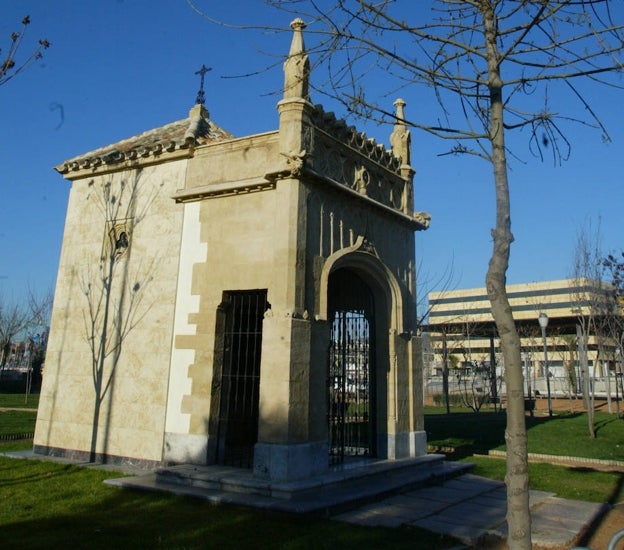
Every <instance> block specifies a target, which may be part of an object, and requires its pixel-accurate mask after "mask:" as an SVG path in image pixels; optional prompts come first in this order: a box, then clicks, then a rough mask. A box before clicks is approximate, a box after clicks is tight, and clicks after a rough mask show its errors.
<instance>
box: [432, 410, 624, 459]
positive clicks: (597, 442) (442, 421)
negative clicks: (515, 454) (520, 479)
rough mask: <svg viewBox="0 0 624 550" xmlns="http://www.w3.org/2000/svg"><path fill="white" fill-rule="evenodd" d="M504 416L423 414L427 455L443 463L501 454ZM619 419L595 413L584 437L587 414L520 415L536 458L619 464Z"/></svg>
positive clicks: (623, 454)
mask: <svg viewBox="0 0 624 550" xmlns="http://www.w3.org/2000/svg"><path fill="white" fill-rule="evenodd" d="M506 422H507V418H506V414H505V412H504V411H503V412H497V413H489V412H485V413H484V412H481V413H477V414H475V413H472V412H470V413H467V412H456V413H451V414H426V415H425V430H426V432H427V442H428V445H429V451H430V452H441V453H444V454H446V456H447V457H448V458H449V459H453V460H454V459H458V458H462V457H465V456H470V455H471V454H488V452H489V451H491V450H494V449H495V450H500V451H504V450H505V429H506ZM621 422H622V420H621V419H618V418H617V417H615V416H613V415H610V414H609V413H604V412H597V413H596V416H595V422H594V426H595V428H596V434H597V436H596V437H595V438H594V439H591V438H590V437H589V428H588V424H587V414H586V413H584V412H571V413H563V412H561V411H559V412H557V413H556V414H555V415H554V416H552V417H549V416H534V417H530V416H527V417H526V427H527V435H528V445H529V452H531V453H537V454H548V455H559V456H571V457H584V458H596V459H603V460H619V461H622V460H624V446H622V445H619V446H618V443H619V442H621V427H622V426H623V425H624V424H621Z"/></svg>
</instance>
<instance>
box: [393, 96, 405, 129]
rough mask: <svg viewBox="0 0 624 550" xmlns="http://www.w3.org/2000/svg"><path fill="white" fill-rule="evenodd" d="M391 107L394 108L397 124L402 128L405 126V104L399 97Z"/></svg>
mask: <svg viewBox="0 0 624 550" xmlns="http://www.w3.org/2000/svg"><path fill="white" fill-rule="evenodd" d="M393 105H394V106H395V107H396V118H397V124H403V126H405V111H404V110H403V108H404V107H405V106H406V105H407V103H405V100H404V99H401V98H400V97H399V98H398V99H397V100H396V101H395V102H394V103H393Z"/></svg>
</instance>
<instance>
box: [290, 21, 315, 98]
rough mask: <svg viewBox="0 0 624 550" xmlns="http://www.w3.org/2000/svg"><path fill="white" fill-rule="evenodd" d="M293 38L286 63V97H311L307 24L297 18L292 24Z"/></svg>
mask: <svg viewBox="0 0 624 550" xmlns="http://www.w3.org/2000/svg"><path fill="white" fill-rule="evenodd" d="M290 28H291V29H292V30H293V38H292V42H291V43H290V51H289V52H288V59H287V60H286V63H284V98H292V97H298V98H303V99H309V91H308V90H309V76H310V62H309V61H308V56H307V55H306V53H305V46H304V44H303V33H302V32H301V31H302V30H303V29H305V28H306V24H305V23H304V22H303V20H302V19H300V18H297V19H295V20H294V21H293V22H292V23H291V24H290Z"/></svg>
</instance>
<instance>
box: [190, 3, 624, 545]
mask: <svg viewBox="0 0 624 550" xmlns="http://www.w3.org/2000/svg"><path fill="white" fill-rule="evenodd" d="M188 1H189V3H190V4H191V5H192V6H193V3H192V2H191V0H188ZM266 1H267V3H268V4H271V5H274V6H275V7H278V8H282V9H285V10H287V11H290V12H291V13H295V14H296V15H298V16H300V17H303V18H305V19H306V21H307V23H309V27H310V31H309V33H308V36H309V37H310V40H309V42H311V43H312V47H311V48H308V51H309V53H312V52H314V51H316V52H318V63H319V64H322V63H324V64H325V65H326V66H327V69H328V81H327V82H323V83H322V85H321V86H317V87H316V89H317V91H318V92H320V93H325V94H328V95H332V96H334V97H336V98H338V99H339V100H340V101H342V102H343V104H344V105H345V107H346V108H347V109H348V110H349V111H350V112H351V113H354V114H356V115H361V116H363V117H366V118H369V119H375V120H378V121H381V122H394V114H393V113H391V112H389V110H387V109H385V108H384V107H383V106H380V105H379V104H378V103H377V101H376V99H379V98H384V101H385V96H384V94H383V93H379V92H377V91H376V94H377V98H371V97H369V96H367V94H366V92H365V89H366V84H367V82H370V79H371V78H374V79H375V81H376V84H377V86H379V85H381V84H382V82H381V80H382V79H380V78H379V76H380V74H381V75H383V80H384V81H385V82H387V84H388V89H387V92H388V94H390V93H392V94H396V93H397V92H398V91H399V90H402V89H411V88H413V87H414V86H419V85H420V86H421V87H422V89H423V93H426V92H431V93H432V94H433V95H434V97H435V99H436V100H437V102H438V110H437V113H435V114H434V116H433V118H432V119H431V120H430V121H425V120H422V119H421V120H418V119H417V118H411V119H410V120H405V123H407V124H408V125H411V126H412V127H413V128H417V129H421V130H424V131H426V132H429V133H431V134H433V135H435V136H438V137H441V138H444V139H449V140H451V141H452V143H453V144H452V145H451V147H450V148H449V151H448V153H449V154H472V155H476V156H478V157H480V158H482V159H484V160H486V161H487V162H488V163H490V165H491V169H492V180H493V183H494V195H495V197H496V221H495V227H494V229H493V230H492V239H493V251H492V256H491V259H490V262H489V267H488V272H487V277H486V286H487V292H488V296H489V298H490V303H491V307H492V313H493V316H494V320H495V322H496V326H497V329H498V334H499V336H500V339H501V347H502V350H503V355H504V361H505V367H506V368H505V373H506V375H505V376H506V385H507V396H508V397H507V398H508V401H507V402H508V409H507V429H506V441H507V451H508V453H507V457H508V458H507V475H506V483H507V488H508V490H507V498H508V514H507V519H508V526H509V537H508V543H509V545H510V547H511V548H514V549H515V548H527V549H528V548H531V528H530V525H531V520H530V514H529V499H528V473H527V472H528V464H527V462H528V460H527V438H526V426H525V418H524V410H523V408H524V404H523V392H522V388H523V380H522V366H521V358H520V341H519V338H518V334H517V332H516V328H515V324H514V320H513V316H512V313H511V307H510V305H509V300H508V298H507V293H506V288H505V283H506V272H507V267H508V264H509V256H510V247H511V243H512V241H513V235H512V232H511V215H510V212H511V209H510V200H509V179H508V169H507V157H508V154H509V150H508V148H507V142H506V137H507V133H508V132H509V131H512V130H523V129H524V130H528V136H529V145H530V148H531V150H532V151H533V153H534V154H535V155H537V156H538V157H542V158H543V156H544V154H545V153H550V154H551V155H553V158H554V160H555V161H557V162H559V161H561V160H562V159H565V158H567V156H568V154H569V152H570V142H569V141H568V139H567V138H566V137H565V135H564V130H565V127H564V126H565V124H564V122H565V121H570V120H572V118H567V119H566V118H564V117H562V116H560V115H559V114H558V113H557V111H555V110H554V109H553V105H552V104H551V98H552V97H553V92H555V91H559V90H558V88H563V89H564V90H567V91H569V92H570V93H571V95H572V97H573V98H575V99H577V100H578V105H579V109H578V110H577V111H576V113H580V115H577V116H587V117H588V118H587V119H585V120H583V121H580V122H582V123H583V124H588V125H591V126H594V127H596V128H599V129H600V130H601V131H602V133H603V135H604V136H605V138H606V139H608V135H607V133H606V130H605V129H604V126H603V125H602V124H601V123H600V121H599V119H598V117H597V116H596V115H595V111H594V110H592V108H591V106H590V104H589V100H588V97H589V96H588V95H585V93H586V90H584V89H583V88H581V87H580V85H579V84H578V83H579V82H580V81H585V82H587V83H588V84H604V83H607V84H609V85H615V86H619V81H618V80H617V79H616V78H611V75H612V74H613V73H614V72H616V71H621V69H622V63H621V60H620V55H621V51H622V48H623V47H624V40H623V34H624V33H623V26H622V24H621V23H618V22H616V21H615V20H614V16H615V11H614V13H612V11H611V10H612V9H614V10H615V8H613V6H614V4H615V3H616V2H613V1H610V0H539V1H537V0H431V1H429V2H412V1H409V2H392V1H390V0H379V1H375V2H372V1H369V0H338V1H336V2H331V3H327V2H322V1H321V0H291V1H289V2H284V1H282V0H266ZM409 17H411V18H412V20H411V21H410V20H409V19H408V18H409ZM258 27H260V25H258ZM262 28H264V29H266V26H264V27H262ZM377 89H378V87H377ZM561 106H562V103H561V102H559V101H556V108H557V109H560V108H561ZM433 112H434V111H433V109H428V110H427V111H426V112H425V111H422V112H421V113H419V117H427V116H431V114H432V113H433Z"/></svg>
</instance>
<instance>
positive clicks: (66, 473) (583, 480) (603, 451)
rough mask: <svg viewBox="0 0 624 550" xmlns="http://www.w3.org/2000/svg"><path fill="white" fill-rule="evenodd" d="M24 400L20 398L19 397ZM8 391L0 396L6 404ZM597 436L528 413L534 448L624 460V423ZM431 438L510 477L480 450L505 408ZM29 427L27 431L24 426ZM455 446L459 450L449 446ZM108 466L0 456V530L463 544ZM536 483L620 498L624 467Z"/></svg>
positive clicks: (182, 539)
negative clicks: (226, 497)
mask: <svg viewBox="0 0 624 550" xmlns="http://www.w3.org/2000/svg"><path fill="white" fill-rule="evenodd" d="M21 397H22V398H23V396H21ZM3 398H4V396H0V403H2V399H3ZM12 412H13V413H14V415H17V416H4V415H5V414H8V413H0V433H3V432H2V430H8V432H5V433H10V432H11V430H17V431H22V428H24V427H27V426H33V425H34V418H35V416H34V413H31V412H27V411H12ZM596 426H597V435H598V437H597V438H596V439H594V440H591V439H589V437H588V435H587V433H588V432H587V417H586V415H585V414H558V415H557V416H555V417H553V418H547V417H545V418H537V417H536V418H529V417H527V428H528V436H529V451H530V452H536V453H543V454H553V455H557V454H559V455H561V454H563V455H573V456H579V457H587V458H609V459H615V460H624V448H622V446H623V445H624V420H622V419H617V418H616V417H615V416H612V415H609V414H607V413H597V414H596ZM425 429H426V431H427V435H428V440H429V443H430V444H438V445H440V446H444V447H445V448H447V449H449V451H450V455H449V456H450V458H457V457H460V456H461V455H462V454H463V455H464V458H461V460H464V461H468V462H471V463H473V464H474V465H475V466H474V470H473V473H475V474H477V475H480V476H483V477H488V478H491V479H500V480H502V479H504V476H505V465H506V463H505V460H503V459H495V458H488V457H486V456H483V455H479V453H484V452H486V451H487V450H489V449H501V450H504V448H505V447H504V435H503V434H504V430H505V414H504V412H503V413H500V412H499V413H494V412H482V413H480V414H479V415H474V414H471V413H467V412H462V413H453V414H451V415H446V414H427V415H426V416H425ZM24 431H28V430H24ZM30 448H32V440H21V441H8V442H0V453H2V452H7V451H11V450H26V449H30ZM453 449H459V450H460V451H461V452H455V453H453V452H452V451H453ZM116 475H120V474H115V473H111V472H105V471H101V470H97V469H91V468H78V467H74V466H65V465H59V464H55V463H51V462H43V461H42V462H40V461H33V460H20V459H14V458H7V457H2V456H0V497H2V503H3V504H2V506H0V532H1V533H2V539H1V540H2V541H7V540H9V541H11V544H10V546H11V548H54V547H72V548H90V549H99V548H107V549H108V548H111V547H116V546H117V547H119V548H124V549H125V548H167V549H178V548H179V549H193V548H212V547H218V546H221V547H225V548H232V547H241V548H285V549H291V548H292V549H299V548H304V549H308V548H310V549H311V548H315V549H316V548H321V549H324V548H328V549H329V548H331V549H335V548H336V547H338V546H346V545H350V546H353V545H355V546H356V547H358V548H364V549H367V548H403V547H413V546H416V547H417V548H422V549H429V548H431V549H434V548H435V549H444V548H450V547H452V546H455V545H456V544H457V542H456V541H453V540H450V539H448V538H445V539H443V538H440V537H439V536H438V535H435V534H433V533H429V532H426V531H421V530H416V529H411V528H407V527H406V528H400V529H384V528H366V527H361V526H354V525H349V524H346V523H343V522H337V521H331V520H329V519H326V518H324V517H319V516H305V517H299V516H293V515H285V514H275V513H268V512H265V511H261V510H256V509H245V508H239V507H233V506H225V505H220V506H214V505H210V504H209V503H206V502H204V501H201V500H194V499H190V498H181V497H176V496H173V495H169V494H160V493H149V492H136V491H132V490H128V489H119V488H115V487H109V486H107V485H104V484H103V480H104V479H107V478H110V477H114V476H116ZM529 476H530V487H531V489H537V490H543V491H549V492H553V493H555V494H557V495H558V496H560V497H563V498H571V499H578V500H586V501H593V502H618V501H621V500H622V499H624V474H623V473H620V472H600V471H594V470H591V469H588V468H578V467H568V468H566V467H562V466H553V465H550V464H530V465H529Z"/></svg>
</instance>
